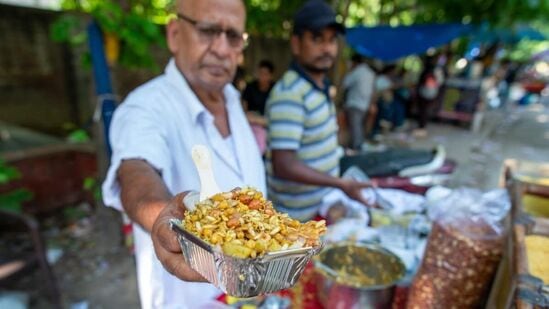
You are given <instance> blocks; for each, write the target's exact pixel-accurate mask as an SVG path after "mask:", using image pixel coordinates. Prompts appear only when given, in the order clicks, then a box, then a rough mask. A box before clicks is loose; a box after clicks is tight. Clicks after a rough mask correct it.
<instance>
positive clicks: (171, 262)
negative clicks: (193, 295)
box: [151, 192, 206, 282]
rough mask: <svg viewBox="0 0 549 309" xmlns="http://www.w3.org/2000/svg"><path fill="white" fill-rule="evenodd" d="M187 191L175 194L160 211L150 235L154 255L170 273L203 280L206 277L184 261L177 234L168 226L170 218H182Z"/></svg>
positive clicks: (188, 278)
mask: <svg viewBox="0 0 549 309" xmlns="http://www.w3.org/2000/svg"><path fill="white" fill-rule="evenodd" d="M188 193H189V192H183V193H179V194H177V195H176V196H175V197H174V198H173V199H172V200H171V201H170V202H169V203H168V205H167V206H166V207H165V208H164V209H163V210H162V211H161V212H160V214H159V215H158V218H157V219H156V221H155V222H154V225H153V228H152V232H151V237H152V242H153V245H154V251H155V252H156V257H157V258H158V260H159V261H160V262H161V263H162V266H164V268H165V269H166V270H167V271H168V272H169V273H170V274H172V275H174V276H176V277H177V278H179V279H181V280H185V281H196V282H204V281H206V279H204V277H202V276H201V275H200V274H199V273H197V272H196V271H194V270H193V269H192V268H191V267H190V266H189V265H187V264H186V263H185V260H184V259H183V256H182V255H181V247H180V245H179V242H178V240H177V236H176V234H175V232H174V231H172V230H171V228H170V219H173V218H178V219H181V218H183V214H184V212H185V209H187V207H185V203H184V201H183V200H184V198H185V196H186V195H187V194H188Z"/></svg>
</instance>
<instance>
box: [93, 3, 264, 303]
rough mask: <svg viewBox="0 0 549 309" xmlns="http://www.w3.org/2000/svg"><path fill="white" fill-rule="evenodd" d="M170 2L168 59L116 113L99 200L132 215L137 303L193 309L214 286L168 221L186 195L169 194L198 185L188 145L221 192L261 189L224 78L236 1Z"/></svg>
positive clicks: (229, 69)
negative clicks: (200, 154)
mask: <svg viewBox="0 0 549 309" xmlns="http://www.w3.org/2000/svg"><path fill="white" fill-rule="evenodd" d="M176 7H177V17H178V18H177V19H174V20H172V21H170V22H169V24H168V26H167V40H168V47H169V49H170V51H171V52H172V54H173V59H171V60H170V62H169V64H168V65H167V67H166V70H165V73H164V74H163V75H161V76H159V77H157V78H156V79H154V80H152V81H150V82H148V83H146V84H144V85H142V86H141V87H139V88H138V89H136V90H135V91H133V92H132V93H131V94H130V95H129V96H128V98H127V99H126V100H125V101H124V103H123V104H122V105H121V106H120V107H119V108H118V109H117V110H116V112H115V114H114V117H113V122H112V127H111V134H110V140H111V144H112V148H113V154H112V158H111V166H110V168H109V171H108V174H107V178H106V180H105V182H104V184H103V196H104V202H105V204H106V205H108V206H112V207H114V208H116V209H119V210H120V211H124V212H126V214H127V215H128V216H129V217H130V219H131V220H132V221H133V222H134V223H133V228H134V236H135V249H136V262H137V273H138V286H139V294H140V299H141V306H142V308H200V307H202V306H204V304H205V303H207V302H208V301H210V300H212V299H214V298H215V297H217V296H218V295H220V293H221V292H220V291H219V290H218V289H216V288H215V287H214V286H212V285H211V284H209V283H203V281H205V280H204V278H202V277H201V276H200V275H199V274H198V273H196V272H195V271H193V270H192V269H190V267H189V266H188V265H186V264H185V263H184V261H183V258H182V256H181V252H180V248H179V245H178V243H177V240H176V239H175V236H174V234H173V232H172V231H170V229H169V225H168V219H169V218H172V217H179V218H182V217H183V212H184V205H183V202H182V200H183V197H184V196H185V194H186V193H180V194H177V193H179V192H188V191H191V190H195V191H199V190H200V182H199V178H198V172H197V171H196V170H195V168H194V165H193V163H192V162H193V161H192V159H191V148H192V147H193V146H194V145H197V144H203V145H206V146H207V147H208V148H209V149H210V151H211V153H212V168H213V171H214V175H215V178H216V180H217V182H218V184H219V186H220V189H221V190H224V191H225V190H227V191H228V190H231V189H233V188H234V187H237V186H243V185H250V186H254V187H256V188H257V189H259V190H261V191H263V192H265V175H264V167H263V162H262V161H261V156H260V154H259V149H258V147H257V145H256V143H255V140H254V137H253V134H252V131H251V129H250V127H249V125H248V122H247V121H246V116H245V114H244V112H243V111H242V108H241V105H240V95H239V93H238V92H237V90H236V89H235V88H234V87H233V86H232V85H230V81H231V80H232V78H233V75H234V73H235V71H236V66H237V60H238V56H239V54H240V53H241V52H242V50H243V48H244V46H245V37H246V35H245V33H244V24H245V18H246V13H245V7H244V4H243V2H242V1H241V0H201V1H185V0H180V1H177V5H176ZM176 194H177V195H176ZM174 195H175V197H174ZM199 282H202V283H199Z"/></svg>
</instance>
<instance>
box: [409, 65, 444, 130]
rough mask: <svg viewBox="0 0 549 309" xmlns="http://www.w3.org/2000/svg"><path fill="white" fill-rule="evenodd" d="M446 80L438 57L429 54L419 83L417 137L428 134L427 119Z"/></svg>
mask: <svg viewBox="0 0 549 309" xmlns="http://www.w3.org/2000/svg"><path fill="white" fill-rule="evenodd" d="M443 82H444V75H443V72H442V69H441V68H440V67H438V66H437V57H435V56H427V57H426V58H425V61H424V66H423V71H422V72H421V75H420V76H419V80H418V83H417V91H416V93H417V109H418V110H417V114H418V116H417V122H418V128H417V129H416V130H414V132H413V134H414V135H415V136H417V137H425V136H427V130H426V129H425V127H426V126H427V120H428V118H429V111H430V109H431V108H432V107H433V104H434V102H435V100H436V98H437V97H438V95H439V92H440V89H441V86H442V84H443Z"/></svg>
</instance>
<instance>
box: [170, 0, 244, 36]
mask: <svg viewBox="0 0 549 309" xmlns="http://www.w3.org/2000/svg"><path fill="white" fill-rule="evenodd" d="M177 9H178V11H179V12H181V13H183V14H186V15H189V16H190V17H192V18H193V19H196V20H197V21H201V22H207V23H211V24H216V25H220V26H222V27H225V28H233V29H235V30H239V31H244V27H245V23H246V7H245V6H244V2H243V1H242V0H178V5H177Z"/></svg>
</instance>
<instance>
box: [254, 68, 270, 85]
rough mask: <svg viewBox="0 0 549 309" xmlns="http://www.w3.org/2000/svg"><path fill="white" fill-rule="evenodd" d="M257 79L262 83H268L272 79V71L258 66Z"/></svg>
mask: <svg viewBox="0 0 549 309" xmlns="http://www.w3.org/2000/svg"><path fill="white" fill-rule="evenodd" d="M257 79H258V80H259V82H260V83H262V84H265V85H267V84H269V83H271V82H272V80H273V73H272V72H271V71H270V70H269V69H268V68H266V67H259V69H258V70H257Z"/></svg>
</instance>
